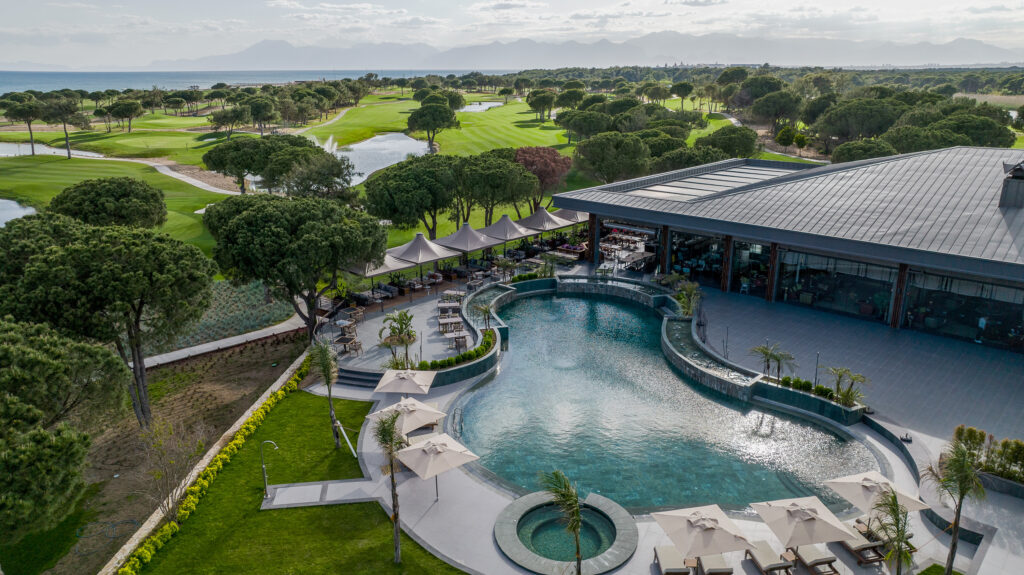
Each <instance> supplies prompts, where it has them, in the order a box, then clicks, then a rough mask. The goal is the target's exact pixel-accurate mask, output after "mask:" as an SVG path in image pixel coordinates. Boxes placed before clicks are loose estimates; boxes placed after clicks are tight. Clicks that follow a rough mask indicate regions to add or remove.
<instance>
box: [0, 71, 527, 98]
mask: <svg viewBox="0 0 1024 575" xmlns="http://www.w3.org/2000/svg"><path fill="white" fill-rule="evenodd" d="M471 71H474V70H227V71H195V72H5V71H0V94H4V93H6V92H20V91H23V90H40V91H43V92H47V91H50V90H61V89H64V88H71V89H73V90H88V91H90V92H93V91H96V90H107V89H111V88H112V89H115V90H125V89H128V88H137V89H148V88H152V87H153V86H158V87H160V88H163V89H167V90H181V89H184V88H188V87H189V86H199V87H200V88H209V87H210V86H212V85H214V84H216V83H218V82H225V83H227V84H280V83H285V82H299V81H304V80H321V79H323V80H341V79H344V78H360V77H362V76H364V75H366V74H367V73H369V72H372V73H374V74H377V75H379V76H390V77H392V78H409V77H413V76H423V75H426V74H437V75H440V76H446V75H448V74H455V75H459V76H461V75H463V74H467V73H469V72H471ZM478 71H479V72H482V73H484V74H503V73H505V72H508V70H478Z"/></svg>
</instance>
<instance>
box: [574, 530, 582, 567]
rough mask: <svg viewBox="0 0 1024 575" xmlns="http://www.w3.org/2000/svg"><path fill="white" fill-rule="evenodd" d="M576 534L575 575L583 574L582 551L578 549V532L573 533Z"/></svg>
mask: <svg viewBox="0 0 1024 575" xmlns="http://www.w3.org/2000/svg"><path fill="white" fill-rule="evenodd" d="M574 535H575V536H576V575H583V553H582V552H581V551H580V532H579V531H577V532H576V533H574Z"/></svg>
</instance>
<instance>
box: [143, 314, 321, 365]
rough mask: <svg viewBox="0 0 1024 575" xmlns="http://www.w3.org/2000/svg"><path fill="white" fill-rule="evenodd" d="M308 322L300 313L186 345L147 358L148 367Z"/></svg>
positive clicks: (212, 350) (301, 325) (289, 329)
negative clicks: (204, 341)
mask: <svg viewBox="0 0 1024 575" xmlns="http://www.w3.org/2000/svg"><path fill="white" fill-rule="evenodd" d="M305 327H306V324H305V322H303V321H302V319H300V318H299V315H298V314H295V315H293V316H292V317H290V318H288V319H286V320H285V321H283V322H281V323H279V324H277V325H272V326H270V327H265V328H263V329H259V330H256V331H251V332H249V333H243V334H241V335H236V336H232V337H226V338H224V339H218V340H217V341H210V342H206V343H201V344H199V345H194V346H192V347H186V348H183V349H177V350H174V351H170V352H167V353H162V354H160V355H154V356H152V357H147V358H146V368H147V369H149V368H153V367H157V366H160V365H164V364H167V363H174V362H176V361H181V360H183V359H188V358H190V357H195V356H197V355H204V354H207V353H211V352H214V351H220V350H222V349H228V348H232V347H235V346H238V345H242V344H243V343H248V342H250V341H253V340H257V339H263V338H265V337H270V336H272V335H278V334H282V333H288V332H291V331H295V330H297V329H299V328H305Z"/></svg>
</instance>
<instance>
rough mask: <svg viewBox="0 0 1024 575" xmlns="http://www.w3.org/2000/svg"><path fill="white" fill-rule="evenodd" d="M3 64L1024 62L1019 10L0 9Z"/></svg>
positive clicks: (753, 3)
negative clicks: (844, 43) (378, 55)
mask: <svg viewBox="0 0 1024 575" xmlns="http://www.w3.org/2000/svg"><path fill="white" fill-rule="evenodd" d="M0 15H2V16H0V63H18V62H31V63H36V64H43V65H47V66H67V67H68V68H71V69H75V68H123V67H136V66H140V67H141V66H145V65H147V64H149V63H150V62H152V61H154V60H176V59H185V58H197V57H201V56H207V55H213V54H227V53H232V52H237V51H239V50H242V49H244V48H246V47H248V46H250V45H252V44H254V43H256V42H258V41H260V40H266V39H272V40H288V41H290V42H292V43H293V44H296V45H322V46H332V47H347V46H351V45H353V44H364V43H377V42H399V43H412V42H425V43H427V44H430V45H432V46H435V47H438V48H451V47H456V46H466V45H473V44H481V43H487V42H491V41H495V40H497V41H509V40H516V39H520V38H528V39H533V40H539V41H552V42H559V41H564V40H577V41H583V42H586V41H594V40H599V39H608V40H612V41H621V40H626V39H629V38H633V37H636V36H641V35H643V34H646V33H649V32H658V31H664V30H673V31H676V32H683V33H692V34H707V33H712V32H726V33H733V34H739V35H743V36H764V37H826V38H840V39H848V40H891V41H895V42H919V41H931V42H947V41H950V40H953V39H956V38H972V39H977V40H982V41H985V42H988V43H991V44H995V45H997V46H1001V47H1003V48H1009V49H1013V50H1021V51H1024V34H1020V33H1019V31H1020V30H1021V25H1022V24H1024V0H1013V1H1002V0H958V1H956V2H936V1H935V0H852V1H842V2H838V1H835V0H819V1H818V2H815V3H813V4H812V3H810V2H807V0H771V1H770V2H765V1H764V0H616V1H606V0H483V1H474V2H453V1H449V0H377V1H370V2H343V1H329V2H318V1H316V0H201V1H200V0H174V1H167V0H115V1H104V0H57V1H49V0H27V1H26V0H0Z"/></svg>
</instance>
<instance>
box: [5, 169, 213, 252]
mask: <svg viewBox="0 0 1024 575" xmlns="http://www.w3.org/2000/svg"><path fill="white" fill-rule="evenodd" d="M110 177H132V178H138V179H140V180H144V181H146V182H148V183H150V184H151V185H153V186H155V187H157V188H159V189H161V190H163V192H164V201H165V202H166V203H167V223H165V224H164V226H163V227H162V228H161V231H163V232H166V233H168V234H170V235H171V236H172V237H175V238H177V239H179V240H181V241H184V242H188V243H190V244H194V245H196V246H199V247H200V248H201V249H202V250H203V251H204V252H206V253H207V254H209V253H210V252H211V251H212V250H213V243H214V242H213V237H211V236H210V232H209V231H207V230H206V228H205V227H203V221H202V216H201V215H200V214H196V213H195V211H196V210H198V209H200V208H202V207H204V206H206V205H207V204H212V203H214V202H219V201H220V200H223V199H224V198H226V197H227V196H225V195H223V194H215V193H213V192H207V191H205V190H200V189H199V188H196V187H194V186H191V185H189V184H186V183H184V182H181V181H179V180H176V179H174V178H171V177H168V176H165V175H163V174H161V173H159V172H157V171H156V170H155V169H154V168H152V167H150V166H146V165H143V164H135V163H131V162H117V161H104V160H85V159H80V158H72V159H70V160H68V159H66V158H62V157H60V156H35V157H32V156H19V157H14V158H0V197H2V198H6V199H10V200H17V201H18V202H21V203H23V204H28V205H30V206H33V207H35V208H43V207H45V206H46V205H47V204H49V203H50V200H51V199H52V198H53V197H54V196H56V195H57V194H58V193H60V191H61V190H63V189H64V188H66V187H68V186H70V185H72V184H75V183H77V182H80V181H82V180H88V179H92V178H110Z"/></svg>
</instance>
